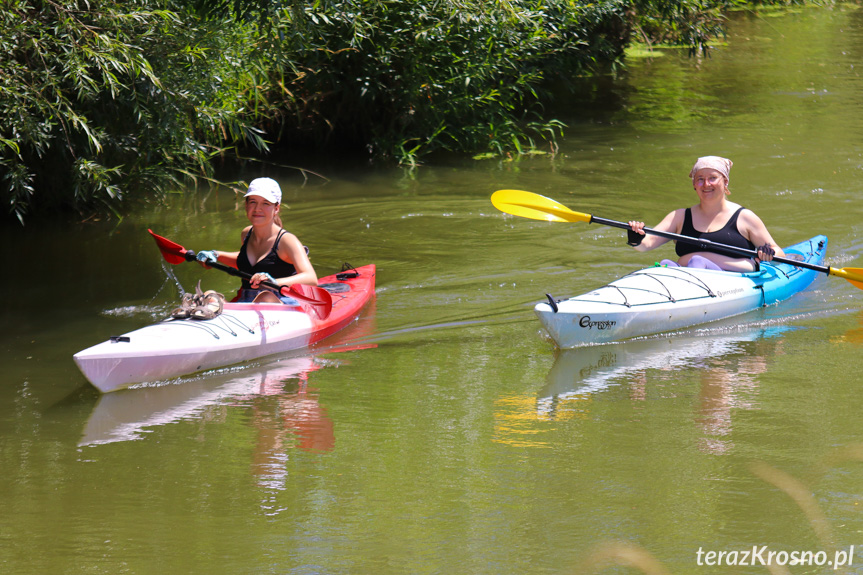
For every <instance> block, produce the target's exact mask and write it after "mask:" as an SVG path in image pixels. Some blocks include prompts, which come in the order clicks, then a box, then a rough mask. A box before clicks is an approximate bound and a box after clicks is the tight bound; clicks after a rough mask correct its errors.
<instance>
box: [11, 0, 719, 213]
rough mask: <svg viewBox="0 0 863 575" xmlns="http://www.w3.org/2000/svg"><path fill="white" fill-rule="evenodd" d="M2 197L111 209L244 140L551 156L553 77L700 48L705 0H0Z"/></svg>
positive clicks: (400, 151) (207, 164)
mask: <svg viewBox="0 0 863 575" xmlns="http://www.w3.org/2000/svg"><path fill="white" fill-rule="evenodd" d="M0 6H2V10H0V26H2V27H3V33H2V34H0V199H2V200H3V201H4V203H5V204H6V206H7V207H8V211H9V213H10V214H12V215H13V216H14V217H16V218H17V219H18V220H20V221H21V222H22V223H23V222H24V220H25V216H26V215H27V213H28V210H31V209H32V208H33V207H34V206H51V207H66V208H72V209H76V210H79V211H86V210H93V209H97V210H116V209H118V206H119V205H120V202H121V200H123V199H128V198H129V197H150V196H153V195H155V194H158V193H160V192H161V191H162V190H164V189H165V188H166V186H180V185H182V184H184V183H188V182H189V181H190V180H191V181H196V180H198V179H200V178H204V179H210V178H212V177H213V166H214V161H215V159H216V158H218V157H228V158H230V157H231V156H232V154H235V153H236V152H235V150H236V149H237V148H239V147H243V148H249V147H252V148H254V149H255V150H256V151H257V153H258V154H264V153H266V151H267V150H268V147H269V146H270V145H272V144H273V143H277V144H279V145H287V144H294V143H297V142H303V143H306V142H315V143H317V144H318V145H320V146H325V145H327V144H330V143H332V142H334V141H338V142H340V143H342V144H347V145H350V146H354V147H356V148H361V149H367V150H368V151H369V153H370V154H371V156H373V157H374V158H378V159H393V160H396V161H399V162H402V163H406V164H416V163H417V162H418V161H419V159H420V158H422V157H423V156H425V155H427V154H429V153H431V152H434V151H436V150H451V151H456V152H471V153H476V152H488V153H493V154H518V153H520V152H523V151H525V150H528V149H533V148H536V147H539V146H543V145H545V146H549V147H550V148H549V149H552V150H553V149H554V146H555V141H556V138H557V137H559V135H560V134H561V129H562V127H563V126H562V124H561V123H560V122H557V121H556V120H553V119H549V118H546V117H545V115H544V113H543V108H542V105H543V102H545V101H546V100H547V97H548V94H547V92H546V86H547V85H548V80H550V79H554V78H567V77H571V76H572V75H575V74H582V73H587V72H590V71H591V70H594V69H595V68H596V67H597V66H601V65H603V64H605V63H608V62H613V61H614V60H616V59H617V58H619V57H620V55H621V54H622V51H623V49H624V48H625V46H626V44H627V43H628V42H629V39H630V37H631V36H632V35H633V33H637V34H639V35H640V36H644V37H649V38H652V39H657V40H665V41H669V40H670V41H674V42H679V43H683V44H687V45H690V46H692V47H693V48H703V47H704V46H705V45H706V43H707V41H708V40H709V39H710V38H711V37H712V36H715V35H716V34H717V33H719V32H721V19H720V13H719V9H720V7H721V5H720V4H717V3H713V2H712V1H710V0H600V1H599V2H586V1H576V0H501V1H499V2H486V1H484V0H314V1H312V0H258V1H257V2H241V1H240V0H106V1H102V2H98V3H95V2H93V3H91V2H89V1H88V0H47V1H40V0H0Z"/></svg>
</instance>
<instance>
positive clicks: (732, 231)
mask: <svg viewBox="0 0 863 575" xmlns="http://www.w3.org/2000/svg"><path fill="white" fill-rule="evenodd" d="M743 210H744V208H742V207H741V208H740V209H739V210H737V211H736V212H734V215H732V216H731V218H729V220H728V223H726V224H725V225H724V226H722V229H720V230H717V231H715V232H699V231H698V230H696V229H695V226H693V225H692V211H691V208H686V215H685V216H684V218H683V229H681V230H680V234H681V235H683V236H689V237H690V238H701V239H705V240H709V241H711V242H714V243H717V244H725V245H726V246H735V247H738V248H744V249H750V250H754V249H755V244H753V243H752V242H750V241H749V240H747V239H746V238H745V237H743V234H741V233H740V232H739V231H738V230H737V218H738V216H740V212H742V211H743ZM674 251H675V252H677V255H678V256H681V257H682V256H685V255H686V254H692V253H695V252H705V251H706V252H711V253H717V254H723V253H724V252H721V251H718V250H711V249H702V248H701V247H699V246H696V245H694V244H689V243H683V242H677V245H676V246H675V248H674ZM726 255H727V254H726Z"/></svg>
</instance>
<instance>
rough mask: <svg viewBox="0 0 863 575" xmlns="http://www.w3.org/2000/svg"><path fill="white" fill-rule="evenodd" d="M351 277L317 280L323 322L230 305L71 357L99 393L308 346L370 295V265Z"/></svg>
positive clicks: (277, 308) (298, 310) (277, 309)
mask: <svg viewBox="0 0 863 575" xmlns="http://www.w3.org/2000/svg"><path fill="white" fill-rule="evenodd" d="M356 271H357V272H359V276H358V277H353V278H346V279H339V278H338V277H337V276H329V277H325V278H321V286H320V287H322V288H324V289H326V290H327V291H328V292H330V294H331V297H332V302H333V304H332V310H331V311H330V313H329V315H328V316H327V317H325V318H320V317H318V316H316V315H315V313H310V312H309V311H308V310H306V309H303V308H302V307H293V306H286V305H282V304H243V303H228V304H225V309H224V311H223V312H222V313H221V314H220V315H218V316H217V317H215V318H213V319H210V320H197V319H182V320H175V319H168V320H165V321H161V322H159V323H156V324H153V325H149V326H146V327H143V328H141V329H138V330H135V331H132V332H129V333H127V334H124V335H122V336H118V337H112V338H111V339H110V340H109V341H105V342H102V343H100V344H97V345H94V346H92V347H90V348H87V349H85V350H83V351H79V352H78V353H76V354H75V356H74V359H75V362H76V363H77V364H78V367H79V368H80V369H81V371H82V372H83V373H84V375H85V376H86V377H87V379H88V380H89V381H90V382H91V383H92V384H93V385H94V386H95V387H96V388H98V389H99V390H100V391H102V392H110V391H115V390H117V389H121V388H124V387H127V386H129V385H131V384H134V383H141V382H154V381H163V380H167V379H172V378H175V377H178V376H181V375H187V374H191V373H195V372H198V371H204V370H208V369H214V368H219V367H224V366H228V365H232V364H236V363H240V362H244V361H248V360H251V359H256V358H260V357H264V356H268V355H273V354H279V353H284V352H286V351H290V350H295V349H301V348H305V347H307V346H309V345H311V344H313V343H316V342H318V341H320V340H321V339H323V338H325V337H327V336H330V335H332V334H333V333H335V332H337V331H339V330H341V329H342V328H344V327H346V326H347V325H348V324H350V323H351V322H352V321H354V319H356V317H357V315H358V314H359V312H360V310H361V308H362V307H363V306H364V305H365V304H366V302H368V300H369V299H370V298H371V296H372V295H373V294H374V289H375V266H374V265H367V266H362V267H360V268H357V269H356Z"/></svg>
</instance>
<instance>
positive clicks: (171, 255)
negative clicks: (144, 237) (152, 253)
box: [147, 229, 186, 264]
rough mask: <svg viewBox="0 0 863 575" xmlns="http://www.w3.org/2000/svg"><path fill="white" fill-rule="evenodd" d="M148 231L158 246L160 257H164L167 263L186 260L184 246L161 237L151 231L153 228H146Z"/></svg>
mask: <svg viewBox="0 0 863 575" xmlns="http://www.w3.org/2000/svg"><path fill="white" fill-rule="evenodd" d="M147 231H148V232H150V235H151V236H153V239H154V240H156V245H157V246H159V251H161V252H162V257H163V258H165V261H166V262H168V263H169V264H181V263H183V262H184V261H186V248H184V247H183V246H181V245H180V244H178V243H175V242H172V241H171V240H169V239H168V238H163V237H162V236H160V235H158V234H156V233H154V232H153V230H149V229H148V230H147Z"/></svg>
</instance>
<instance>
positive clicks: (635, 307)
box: [534, 236, 827, 348]
mask: <svg viewBox="0 0 863 575" xmlns="http://www.w3.org/2000/svg"><path fill="white" fill-rule="evenodd" d="M826 250H827V237H826V236H815V237H813V238H812V239H809V240H806V241H804V242H800V243H799V244H795V245H793V246H790V247H787V248H785V250H784V251H785V253H786V257H785V258H784V259H786V260H793V261H795V262H800V263H801V264H803V265H793V264H789V263H780V262H770V263H762V264H760V269H759V271H754V272H747V273H738V272H726V271H715V270H705V269H692V268H685V267H664V266H655V267H650V268H646V269H642V270H638V271H635V272H632V273H630V274H627V275H625V276H623V277H621V278H620V279H617V280H615V281H613V282H611V283H610V284H608V285H606V286H603V287H601V288H598V289H595V290H593V291H590V292H588V293H586V294H583V295H579V296H575V297H572V298H569V299H565V300H555V299H554V298H553V297H551V296H548V302H542V303H538V304H536V306H535V308H534V312H535V313H536V315H537V316H538V317H539V320H540V321H541V322H542V325H543V326H544V327H545V329H546V331H548V333H549V334H550V335H551V337H552V339H554V341H555V343H556V344H557V345H558V346H559V347H561V348H571V347H577V346H581V345H588V344H597V343H606V342H610V341H618V340H623V339H628V338H633V337H639V336H644V335H650V334H654V333H661V332H668V331H675V330H680V329H685V328H688V327H691V326H694V325H698V324H702V323H706V322H710V321H715V320H719V319H723V318H727V317H731V316H735V315H739V314H743V313H746V312H749V311H752V310H755V309H758V308H760V307H763V306H766V305H770V304H774V303H777V302H780V301H783V300H785V299H788V298H789V297H791V296H793V295H794V294H796V293H798V292H800V291H802V290H804V289H806V288H807V287H808V286H809V284H811V283H812V281H813V280H814V279H815V277H816V276H817V275H818V273H819V271H821V270H817V269H811V268H807V267H805V265H806V264H809V265H812V266H820V265H821V264H822V262H823V261H824V253H825V251H826ZM825 269H826V268H825Z"/></svg>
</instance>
